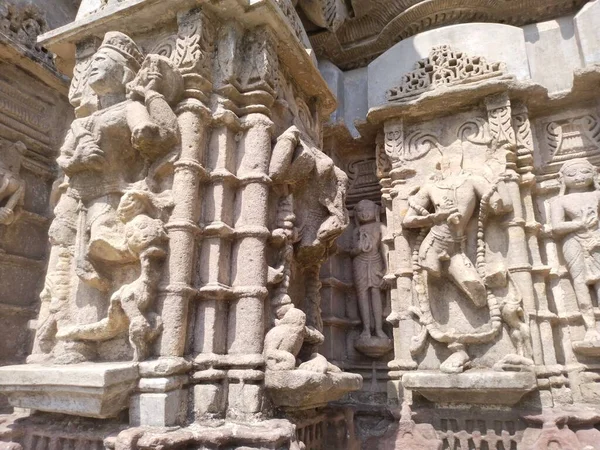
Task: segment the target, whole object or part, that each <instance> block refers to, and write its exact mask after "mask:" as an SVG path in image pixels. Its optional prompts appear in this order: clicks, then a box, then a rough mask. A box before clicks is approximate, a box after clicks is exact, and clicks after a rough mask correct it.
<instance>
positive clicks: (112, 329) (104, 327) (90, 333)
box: [56, 302, 128, 341]
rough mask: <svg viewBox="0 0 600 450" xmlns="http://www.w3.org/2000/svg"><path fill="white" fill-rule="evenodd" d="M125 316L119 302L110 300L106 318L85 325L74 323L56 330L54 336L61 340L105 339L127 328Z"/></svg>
mask: <svg viewBox="0 0 600 450" xmlns="http://www.w3.org/2000/svg"><path fill="white" fill-rule="evenodd" d="M127 324H128V320H127V316H126V315H125V312H124V311H123V309H122V308H121V305H120V302H112V303H111V305H110V307H109V308H108V315H107V317H106V318H104V319H102V320H100V321H98V322H94V323H90V324H87V325H74V326H70V327H64V328H61V329H59V330H58V333H56V337H57V338H58V339H62V340H89V341H106V340H108V339H112V338H114V337H116V336H118V335H119V334H120V333H122V332H123V331H124V330H126V329H127Z"/></svg>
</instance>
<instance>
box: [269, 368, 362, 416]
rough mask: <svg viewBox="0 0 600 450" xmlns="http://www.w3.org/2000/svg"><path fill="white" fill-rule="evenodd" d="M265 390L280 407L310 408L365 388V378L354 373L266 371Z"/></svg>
mask: <svg viewBox="0 0 600 450" xmlns="http://www.w3.org/2000/svg"><path fill="white" fill-rule="evenodd" d="M265 387H266V388H267V390H268V391H269V392H270V394H271V400H272V401H273V403H274V404H275V405H276V406H281V407H284V408H293V409H309V408H317V407H320V406H324V405H326V404H327V403H328V402H331V401H334V400H339V399H340V398H341V397H343V396H344V395H345V394H346V393H348V392H352V391H356V390H358V389H360V388H361V387H362V377H361V376H360V375H358V374H353V373H346V372H340V373H327V374H323V373H317V372H311V371H308V370H298V369H297V370H282V371H272V370H267V371H266V372H265Z"/></svg>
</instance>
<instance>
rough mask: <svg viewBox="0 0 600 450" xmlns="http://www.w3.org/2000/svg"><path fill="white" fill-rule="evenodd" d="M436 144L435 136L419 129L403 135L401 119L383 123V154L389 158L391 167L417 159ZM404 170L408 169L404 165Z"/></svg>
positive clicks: (435, 146) (436, 145)
mask: <svg viewBox="0 0 600 450" xmlns="http://www.w3.org/2000/svg"><path fill="white" fill-rule="evenodd" d="M438 145H439V144H438V141H437V138H436V137H435V136H433V135H432V134H427V133H423V132H422V131H420V130H416V131H414V132H412V133H411V134H410V135H409V136H406V137H405V136H404V125H403V123H402V121H390V122H387V123H386V124H385V154H386V155H387V157H388V158H389V159H390V160H391V163H392V167H395V166H402V165H405V163H407V162H410V161H415V160H418V159H420V158H422V157H424V156H425V155H427V153H429V151H430V150H431V149H432V148H437V147H438ZM404 170H405V171H407V170H410V169H409V168H407V167H405V168H404Z"/></svg>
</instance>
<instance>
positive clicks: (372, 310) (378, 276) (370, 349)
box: [352, 200, 392, 357]
mask: <svg viewBox="0 0 600 450" xmlns="http://www.w3.org/2000/svg"><path fill="white" fill-rule="evenodd" d="M354 215H355V221H356V228H355V229H354V236H353V248H352V255H353V256H354V259H353V261H352V265H353V274H354V285H355V287H356V294H357V296H358V306H359V310H360V316H361V320H362V332H361V334H360V337H359V338H358V340H357V341H356V343H355V347H356V349H357V350H358V351H360V352H362V353H365V354H366V355H369V356H375V357H377V356H381V355H383V354H385V353H387V352H389V351H390V350H391V349H392V341H391V340H390V338H389V337H388V336H387V334H386V333H385V332H384V331H383V321H384V314H383V311H384V304H385V302H386V298H385V296H386V292H385V291H386V287H387V286H388V283H389V276H387V265H388V261H387V260H388V254H387V247H386V246H385V245H384V244H383V243H382V239H383V235H384V234H385V233H386V229H385V226H384V225H383V224H381V222H380V214H379V207H378V206H377V204H375V203H374V202H372V201H370V200H361V201H360V202H358V204H357V205H356V206H355V207H354ZM371 319H372V320H371Z"/></svg>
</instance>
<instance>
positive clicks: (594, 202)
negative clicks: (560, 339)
mask: <svg viewBox="0 0 600 450" xmlns="http://www.w3.org/2000/svg"><path fill="white" fill-rule="evenodd" d="M560 177H561V182H562V188H561V193H560V195H559V196H558V197H557V198H555V199H554V200H553V201H552V205H551V208H552V232H553V234H554V236H556V238H557V239H562V253H563V256H564V258H565V262H566V265H567V268H568V270H569V274H570V275H571V279H572V281H573V288H574V289H575V294H576V297H577V303H578V304H579V309H580V311H581V314H582V317H583V321H584V324H585V328H586V333H585V337H584V338H583V340H582V341H577V342H574V343H573V348H574V349H575V350H576V351H581V352H584V353H585V352H592V354H596V353H598V352H599V351H600V334H599V333H598V329H597V325H596V317H595V314H594V308H593V304H592V297H591V294H590V288H592V289H594V291H595V293H596V295H598V294H600V230H599V228H598V208H599V206H600V185H599V184H598V180H597V177H598V175H597V170H596V168H595V167H594V166H593V165H592V164H590V163H589V162H588V161H587V160H585V159H572V160H570V161H567V162H565V163H564V164H563V166H562V168H561V169H560Z"/></svg>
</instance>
